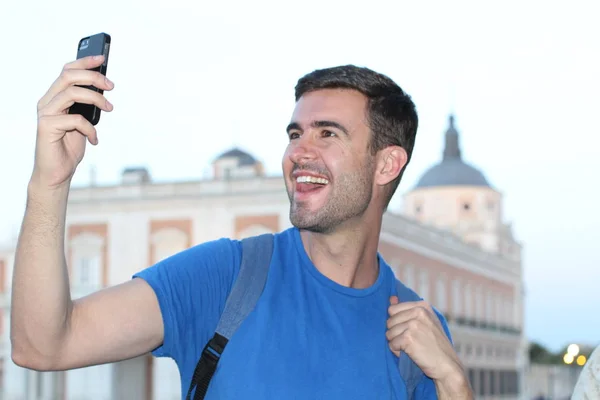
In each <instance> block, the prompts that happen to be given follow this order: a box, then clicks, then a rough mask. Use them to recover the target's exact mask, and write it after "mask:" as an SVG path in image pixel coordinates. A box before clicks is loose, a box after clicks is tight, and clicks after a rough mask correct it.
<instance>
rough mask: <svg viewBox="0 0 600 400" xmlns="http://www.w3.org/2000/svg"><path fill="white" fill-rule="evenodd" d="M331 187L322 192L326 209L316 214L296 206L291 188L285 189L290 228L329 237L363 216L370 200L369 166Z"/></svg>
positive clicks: (371, 186)
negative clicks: (325, 193) (325, 196)
mask: <svg viewBox="0 0 600 400" xmlns="http://www.w3.org/2000/svg"><path fill="white" fill-rule="evenodd" d="M333 184H335V186H330V187H328V188H323V189H321V190H328V191H329V194H328V198H327V200H326V202H325V205H324V206H323V207H322V208H320V209H318V210H311V209H310V208H309V207H310V204H309V203H299V202H296V201H295V200H294V194H293V192H291V188H288V196H289V198H290V221H291V223H292V225H294V226H295V227H296V228H298V229H302V230H307V231H311V232H315V233H329V232H332V231H334V230H335V229H336V228H337V227H339V226H340V225H343V224H344V223H345V222H347V221H349V220H351V219H353V218H356V217H359V216H361V215H363V214H364V212H365V211H366V210H367V208H368V207H369V204H370V202H371V198H372V196H373V171H372V163H371V162H369V163H368V164H367V165H365V166H364V168H359V169H358V170H357V171H356V172H353V173H347V174H344V175H341V176H339V177H338V178H337V179H336V180H335V182H334V183H333ZM333 184H332V183H330V184H329V185H333Z"/></svg>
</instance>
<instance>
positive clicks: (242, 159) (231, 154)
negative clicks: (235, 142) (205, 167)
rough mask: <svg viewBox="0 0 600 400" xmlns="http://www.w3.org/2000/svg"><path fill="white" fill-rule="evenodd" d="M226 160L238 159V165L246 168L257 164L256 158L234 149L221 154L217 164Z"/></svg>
mask: <svg viewBox="0 0 600 400" xmlns="http://www.w3.org/2000/svg"><path fill="white" fill-rule="evenodd" d="M224 158H237V159H238V163H239V164H238V165H239V166H240V167H242V166H246V165H254V164H256V163H257V161H256V158H254V157H253V156H252V155H250V154H249V153H246V152H245V151H243V150H240V149H238V148H233V149H231V150H228V151H226V152H225V153H223V154H221V155H220V156H218V157H217V159H216V160H215V162H216V161H219V160H222V159H224Z"/></svg>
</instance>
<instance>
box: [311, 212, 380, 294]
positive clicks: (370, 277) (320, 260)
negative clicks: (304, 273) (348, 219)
mask: <svg viewBox="0 0 600 400" xmlns="http://www.w3.org/2000/svg"><path fill="white" fill-rule="evenodd" d="M366 220H367V219H366V218H365V220H363V221H361V222H359V223H358V224H357V225H355V226H346V227H339V228H338V229H336V230H335V231H334V232H328V233H317V232H311V231H307V230H301V231H300V235H301V238H302V244H303V245H304V249H305V251H306V253H307V254H308V257H309V258H310V259H311V261H312V262H313V264H314V265H315V267H316V268H317V269H318V270H319V272H321V273H322V274H323V275H325V276H326V277H327V278H329V279H331V280H333V281H334V282H336V283H338V284H340V285H343V286H346V287H352V288H356V289H364V288H368V287H370V286H372V285H373V284H374V283H375V281H376V280H377V276H378V275H379V263H378V260H377V249H378V246H379V233H380V229H381V217H379V218H371V219H370V221H369V223H366Z"/></svg>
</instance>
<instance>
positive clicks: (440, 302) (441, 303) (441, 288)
mask: <svg viewBox="0 0 600 400" xmlns="http://www.w3.org/2000/svg"><path fill="white" fill-rule="evenodd" d="M446 296H447V294H446V281H445V279H444V277H443V276H438V278H437V283H436V293H435V300H436V302H437V308H438V309H439V310H440V311H442V312H446V311H448V304H447V303H448V301H447V297H446Z"/></svg>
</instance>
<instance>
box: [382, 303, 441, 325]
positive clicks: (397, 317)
mask: <svg viewBox="0 0 600 400" xmlns="http://www.w3.org/2000/svg"><path fill="white" fill-rule="evenodd" d="M433 318H434V317H433V316H432V315H431V313H430V312H429V310H427V309H426V308H425V307H414V308H411V309H409V310H403V311H399V312H397V313H395V314H390V318H388V320H387V326H388V328H390V327H392V326H394V325H397V324H402V323H404V322H407V321H410V320H419V321H422V322H423V323H426V324H428V325H431V324H432V323H434V321H433Z"/></svg>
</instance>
